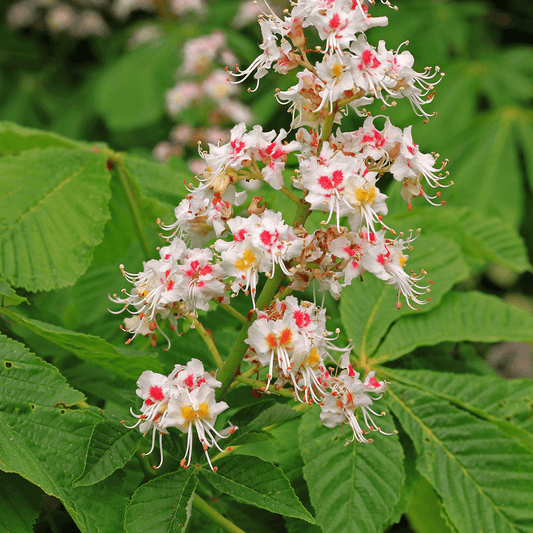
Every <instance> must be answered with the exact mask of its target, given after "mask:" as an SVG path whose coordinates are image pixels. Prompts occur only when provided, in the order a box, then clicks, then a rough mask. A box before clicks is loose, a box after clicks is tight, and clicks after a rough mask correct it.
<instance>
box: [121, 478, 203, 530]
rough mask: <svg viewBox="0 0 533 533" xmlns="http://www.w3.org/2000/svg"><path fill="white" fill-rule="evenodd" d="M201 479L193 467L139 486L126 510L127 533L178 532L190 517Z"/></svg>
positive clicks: (183, 527)
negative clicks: (193, 499)
mask: <svg viewBox="0 0 533 533" xmlns="http://www.w3.org/2000/svg"><path fill="white" fill-rule="evenodd" d="M197 482H198V478H197V476H196V471H195V469H194V468H188V469H187V470H182V469H180V470H178V471H177V472H171V473H170V474H165V475H163V476H160V477H158V478H157V479H154V480H152V481H150V482H148V483H146V484H144V485H142V486H141V487H139V488H138V489H137V490H136V491H135V493H134V494H133V497H132V499H131V502H130V504H129V505H128V507H127V509H126V520H125V527H126V531H127V532H128V533H143V532H146V533H177V532H179V531H183V530H184V529H185V527H186V526H187V522H188V520H189V518H190V515H191V505H190V504H191V503H192V498H193V496H194V490H195V488H196V483H197Z"/></svg>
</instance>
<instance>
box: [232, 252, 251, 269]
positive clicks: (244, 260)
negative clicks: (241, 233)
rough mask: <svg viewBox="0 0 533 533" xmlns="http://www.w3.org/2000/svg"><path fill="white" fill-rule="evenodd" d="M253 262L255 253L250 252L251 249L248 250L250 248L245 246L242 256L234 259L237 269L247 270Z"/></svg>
mask: <svg viewBox="0 0 533 533" xmlns="http://www.w3.org/2000/svg"><path fill="white" fill-rule="evenodd" d="M255 262H256V259H255V254H254V253H253V252H252V250H250V248H246V250H245V252H244V253H243V254H242V256H241V257H240V258H239V259H237V261H235V266H236V267H237V268H238V269H239V270H248V269H249V268H250V267H252V266H253V265H254V264H255Z"/></svg>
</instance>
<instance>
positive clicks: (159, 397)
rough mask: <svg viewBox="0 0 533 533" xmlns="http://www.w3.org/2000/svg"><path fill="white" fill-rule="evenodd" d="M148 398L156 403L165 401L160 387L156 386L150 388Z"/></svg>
mask: <svg viewBox="0 0 533 533" xmlns="http://www.w3.org/2000/svg"><path fill="white" fill-rule="evenodd" d="M150 396H151V397H152V398H153V399H154V400H155V401H156V402H162V401H163V400H164V399H165V395H164V394H163V389H162V388H161V387H158V386H157V385H152V386H151V387H150Z"/></svg>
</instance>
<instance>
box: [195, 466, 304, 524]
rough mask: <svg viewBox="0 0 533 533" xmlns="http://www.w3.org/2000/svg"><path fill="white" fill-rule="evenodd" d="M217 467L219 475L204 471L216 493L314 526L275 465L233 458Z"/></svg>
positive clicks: (287, 481)
mask: <svg viewBox="0 0 533 533" xmlns="http://www.w3.org/2000/svg"><path fill="white" fill-rule="evenodd" d="M217 466H218V471H217V472H216V473H215V472H212V471H211V470H208V469H202V474H203V475H204V476H205V477H206V478H207V480H208V481H209V482H210V483H211V484H212V485H213V486H214V487H215V488H216V489H218V490H220V491H222V492H224V493H225V494H229V495H230V496H233V497H234V498H236V499H237V500H240V501H243V502H245V503H249V504H250V505H255V506H256V507H260V508H261V509H266V510H267V511H271V512H273V513H278V514H281V515H284V516H294V517H296V518H301V519H303V520H306V521H307V522H311V523H313V522H314V520H313V517H312V516H311V515H310V514H309V513H308V512H307V510H306V509H305V507H304V506H303V505H302V504H301V503H300V500H298V498H297V497H296V495H295V494H294V490H293V489H292V487H291V484H290V483H289V480H288V479H287V478H286V477H285V476H284V475H283V472H282V471H281V470H280V469H279V468H277V467H276V466H274V465H273V464H272V463H269V462H267V461H263V460H261V459H259V457H253V456H250V455H235V456H231V455H230V456H228V457H224V458H222V459H220V460H219V461H217Z"/></svg>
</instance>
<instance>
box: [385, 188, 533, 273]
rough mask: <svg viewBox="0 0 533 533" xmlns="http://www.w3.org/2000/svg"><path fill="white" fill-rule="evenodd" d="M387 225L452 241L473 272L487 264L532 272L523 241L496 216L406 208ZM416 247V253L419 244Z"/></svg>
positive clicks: (449, 209) (465, 210) (459, 210)
mask: <svg viewBox="0 0 533 533" xmlns="http://www.w3.org/2000/svg"><path fill="white" fill-rule="evenodd" d="M393 185H396V184H393ZM393 198H394V196H393ZM402 207H403V206H402ZM387 222H389V223H390V224H391V225H392V226H393V227H394V228H395V229H396V230H397V231H400V230H401V231H406V230H407V229H409V228H418V227H420V228H422V236H423V235H425V234H429V235H431V236H433V235H437V234H438V235H440V236H443V237H446V238H448V239H451V240H453V241H454V242H455V244H458V245H459V246H460V247H461V251H462V254H463V258H464V259H465V260H466V261H467V263H468V264H469V266H471V268H474V269H479V267H480V266H484V265H485V264H486V263H488V262H491V263H496V264H498V265H501V266H504V267H505V268H508V269H510V270H512V271H513V272H518V273H521V272H525V271H526V270H531V269H532V266H531V263H530V262H529V258H528V252H527V248H526V246H525V244H524V239H523V238H522V237H521V236H520V235H519V234H518V232H517V231H516V229H514V228H513V227H512V226H511V225H510V224H509V223H508V222H506V221H504V220H502V219H500V218H498V217H496V216H492V215H487V214H484V213H481V212H478V211H474V210H472V209H470V208H467V207H458V208H455V207H450V206H448V205H446V206H445V207H443V208H441V209H435V208H430V207H416V208H415V207H413V210H412V211H407V210H406V209H404V208H403V209H402V210H401V211H400V212H399V213H397V214H396V215H394V216H392V217H390V218H389V219H387ZM414 246H415V250H416V247H417V243H416V242H415V243H414ZM440 257H442V256H440ZM426 270H427V269H426ZM429 273H430V275H431V272H429Z"/></svg>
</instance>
